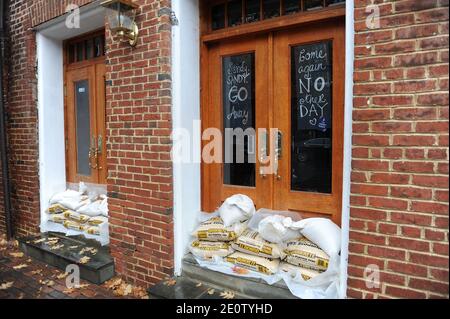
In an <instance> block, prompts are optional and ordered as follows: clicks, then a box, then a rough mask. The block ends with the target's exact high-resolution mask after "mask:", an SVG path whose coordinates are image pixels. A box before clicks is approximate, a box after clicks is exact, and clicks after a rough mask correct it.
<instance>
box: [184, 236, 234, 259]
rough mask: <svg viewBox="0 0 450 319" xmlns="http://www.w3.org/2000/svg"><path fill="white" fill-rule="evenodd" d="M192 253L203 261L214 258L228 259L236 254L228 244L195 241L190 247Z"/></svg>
mask: <svg viewBox="0 0 450 319" xmlns="http://www.w3.org/2000/svg"><path fill="white" fill-rule="evenodd" d="M189 250H190V251H191V253H192V254H193V255H194V256H196V257H198V258H202V259H212V258H214V256H219V257H226V256H228V255H230V254H232V253H233V252H234V250H233V249H232V248H231V245H230V243H228V242H219V241H216V242H212V241H200V240H194V241H193V242H192V243H191V244H190V245H189Z"/></svg>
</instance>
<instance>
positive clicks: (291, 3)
mask: <svg viewBox="0 0 450 319" xmlns="http://www.w3.org/2000/svg"><path fill="white" fill-rule="evenodd" d="M299 11H300V1H299V0H284V14H293V13H297V12H299Z"/></svg>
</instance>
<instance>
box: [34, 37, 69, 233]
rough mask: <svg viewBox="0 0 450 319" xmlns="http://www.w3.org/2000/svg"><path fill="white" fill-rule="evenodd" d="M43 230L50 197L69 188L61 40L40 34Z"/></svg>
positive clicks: (40, 173) (38, 57) (40, 171)
mask: <svg viewBox="0 0 450 319" xmlns="http://www.w3.org/2000/svg"><path fill="white" fill-rule="evenodd" d="M36 41H37V59H38V112H39V177H40V202H41V231H45V229H43V227H44V228H45V222H46V221H47V220H46V218H47V217H46V214H45V209H46V208H47V203H48V201H49V199H50V198H51V196H52V195H53V194H55V193H56V192H60V191H64V190H65V188H66V161H65V149H64V144H65V143H64V95H63V92H64V91H63V85H64V73H63V51H62V41H60V40H54V39H51V38H48V37H45V36H44V35H43V34H42V33H37V37H36Z"/></svg>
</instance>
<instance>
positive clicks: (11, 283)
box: [0, 281, 14, 290]
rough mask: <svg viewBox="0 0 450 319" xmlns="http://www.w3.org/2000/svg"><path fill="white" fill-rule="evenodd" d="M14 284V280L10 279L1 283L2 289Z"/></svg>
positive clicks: (0, 287)
mask: <svg viewBox="0 0 450 319" xmlns="http://www.w3.org/2000/svg"><path fill="white" fill-rule="evenodd" d="M12 285H14V281H10V282H5V283H3V284H1V285H0V290H6V289H9V288H11V287H12Z"/></svg>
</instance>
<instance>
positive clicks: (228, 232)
mask: <svg viewBox="0 0 450 319" xmlns="http://www.w3.org/2000/svg"><path fill="white" fill-rule="evenodd" d="M246 227H247V225H246V224H245V223H238V224H235V225H233V226H232V227H225V225H224V223H223V221H222V219H221V218H220V217H213V218H210V219H208V220H207V221H205V222H203V223H201V224H200V226H198V228H197V229H196V230H195V231H194V232H193V233H192V236H194V237H195V238H197V239H198V240H204V241H224V242H227V241H233V240H235V239H236V238H237V237H238V236H239V235H240V234H242V232H243V231H244V229H245V228H246Z"/></svg>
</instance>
